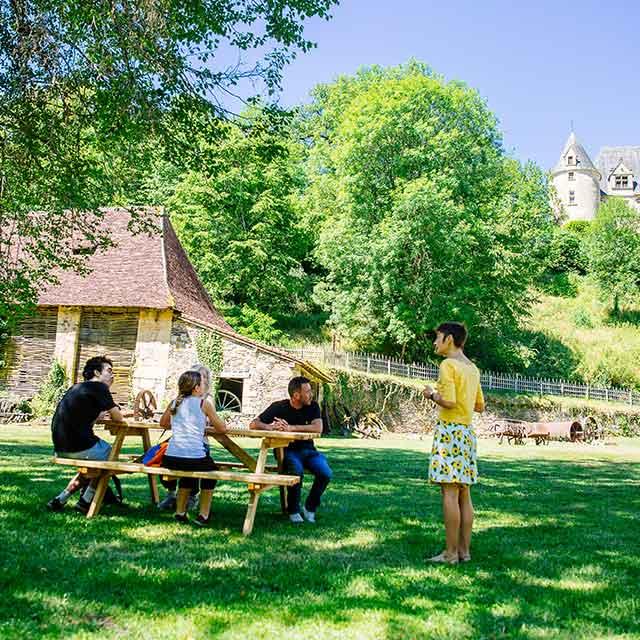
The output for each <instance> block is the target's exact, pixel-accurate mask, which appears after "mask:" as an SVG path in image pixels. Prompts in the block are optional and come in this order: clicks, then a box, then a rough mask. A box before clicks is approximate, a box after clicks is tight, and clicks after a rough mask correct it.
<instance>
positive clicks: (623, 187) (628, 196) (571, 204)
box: [551, 132, 640, 220]
mask: <svg viewBox="0 0 640 640" xmlns="http://www.w3.org/2000/svg"><path fill="white" fill-rule="evenodd" d="M551 180H552V183H553V185H554V187H555V189H556V195H557V200H558V202H557V203H555V205H556V208H557V209H558V213H562V214H563V215H564V217H565V218H566V219H568V220H593V218H595V215H596V212H597V211H598V207H599V206H600V202H602V201H603V200H605V199H606V198H607V197H613V196H615V197H620V198H624V199H625V200H627V201H628V202H629V204H631V205H632V206H634V207H636V208H638V209H640V147H602V149H600V151H599V152H598V155H597V156H596V160H595V162H592V161H591V158H590V157H589V154H588V153H587V152H586V151H585V149H584V147H583V146H582V145H581V144H580V142H578V140H577V138H576V135H575V133H573V132H571V134H570V135H569V138H568V140H567V142H566V144H565V145H564V149H563V150H562V153H561V154H560V159H559V160H558V163H557V164H556V166H555V167H554V168H553V169H552V170H551Z"/></svg>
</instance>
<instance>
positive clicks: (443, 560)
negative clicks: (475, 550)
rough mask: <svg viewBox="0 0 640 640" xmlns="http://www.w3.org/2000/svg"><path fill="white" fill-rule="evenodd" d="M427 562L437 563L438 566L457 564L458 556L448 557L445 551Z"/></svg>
mask: <svg viewBox="0 0 640 640" xmlns="http://www.w3.org/2000/svg"><path fill="white" fill-rule="evenodd" d="M429 562H437V563H440V564H458V556H452V555H449V554H448V553H447V552H446V551H443V552H442V553H439V554H438V555H437V556H433V558H429Z"/></svg>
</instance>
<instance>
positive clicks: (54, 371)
mask: <svg viewBox="0 0 640 640" xmlns="http://www.w3.org/2000/svg"><path fill="white" fill-rule="evenodd" d="M67 387H68V380H67V373H66V371H65V370H64V367H63V366H62V365H61V364H60V363H59V362H58V361H57V360H54V361H53V364H52V365H51V369H50V370H49V374H48V375H47V379H46V380H45V381H44V384H43V385H42V387H41V388H40V391H39V392H38V393H37V394H36V395H35V396H34V397H33V400H32V401H31V408H32V409H33V415H34V416H35V417H36V418H42V417H44V416H50V415H51V414H52V413H53V412H54V411H55V409H56V406H57V405H58V402H60V398H62V396H63V394H64V392H65V391H66V390H67Z"/></svg>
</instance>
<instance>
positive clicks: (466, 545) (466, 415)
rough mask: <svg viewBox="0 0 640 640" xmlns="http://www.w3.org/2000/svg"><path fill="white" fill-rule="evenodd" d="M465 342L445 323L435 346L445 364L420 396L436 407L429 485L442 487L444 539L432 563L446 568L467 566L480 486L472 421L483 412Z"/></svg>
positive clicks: (460, 329)
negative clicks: (474, 501)
mask: <svg viewBox="0 0 640 640" xmlns="http://www.w3.org/2000/svg"><path fill="white" fill-rule="evenodd" d="M466 339H467V330H466V328H465V327H464V325H463V324H460V323H458V322H444V323H443V324H441V325H440V326H439V327H438V328H437V329H436V338H435V341H434V343H433V346H434V349H435V352H436V353H437V354H438V355H439V356H442V357H443V358H444V360H443V361H442V362H441V363H440V373H439V377H438V390H437V391H435V390H434V389H432V388H431V387H430V386H428V385H427V386H426V387H425V388H424V391H423V393H424V396H425V397H426V398H428V399H429V400H431V401H432V402H434V403H435V404H437V405H438V407H439V410H438V423H437V424H436V428H435V431H434V434H433V446H432V449H431V464H430V465H429V481H430V482H431V483H434V484H439V485H440V489H441V492H442V510H443V514H444V526H445V534H446V546H445V549H444V551H442V552H441V553H439V554H438V555H437V556H434V557H433V558H430V561H431V562H443V563H447V564H457V563H458V562H468V561H469V560H471V554H470V547H471V530H472V528H473V504H472V502H471V485H473V484H475V483H476V482H477V481H478V463H477V454H476V434H475V431H474V429H473V427H472V425H471V421H472V418H473V412H474V411H476V412H478V413H480V412H482V411H484V397H483V395H482V388H481V387H480V372H479V371H478V368H477V367H476V365H475V364H473V362H471V360H469V358H467V356H465V355H464V352H463V347H464V343H465V341H466Z"/></svg>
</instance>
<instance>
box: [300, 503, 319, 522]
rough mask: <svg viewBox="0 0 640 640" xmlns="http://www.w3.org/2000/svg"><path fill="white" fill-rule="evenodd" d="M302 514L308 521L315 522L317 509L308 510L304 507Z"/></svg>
mask: <svg viewBox="0 0 640 640" xmlns="http://www.w3.org/2000/svg"><path fill="white" fill-rule="evenodd" d="M302 515H303V516H304V519H305V520H306V521H307V522H315V521H316V512H315V511H307V509H306V507H302Z"/></svg>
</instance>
